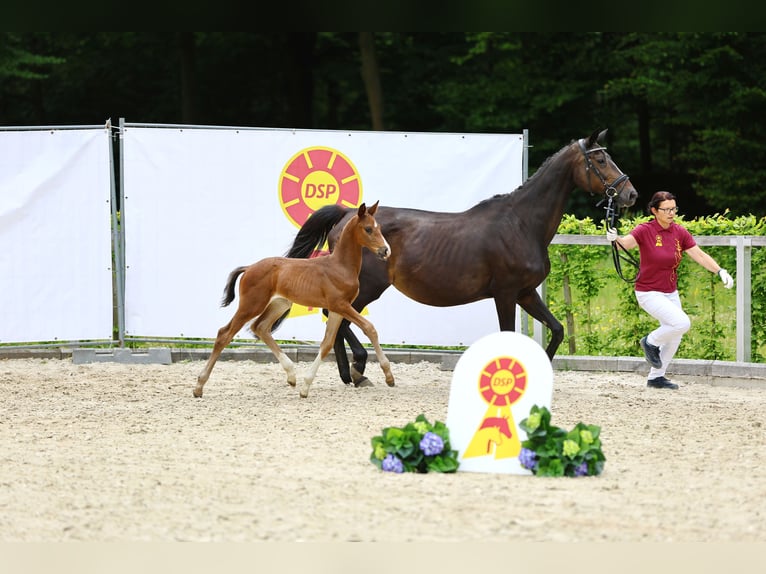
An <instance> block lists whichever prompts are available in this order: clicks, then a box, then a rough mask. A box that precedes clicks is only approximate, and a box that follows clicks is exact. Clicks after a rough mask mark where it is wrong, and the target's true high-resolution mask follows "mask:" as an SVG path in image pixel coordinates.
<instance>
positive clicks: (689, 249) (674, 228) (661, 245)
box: [606, 191, 734, 389]
mask: <svg viewBox="0 0 766 574" xmlns="http://www.w3.org/2000/svg"><path fill="white" fill-rule="evenodd" d="M649 212H650V213H651V214H652V215H654V219H653V220H651V221H647V222H646V223H641V224H639V225H637V226H636V227H635V228H634V229H633V231H631V232H630V233H629V234H628V235H624V236H622V237H619V236H618V235H617V230H616V229H614V228H608V229H607V230H606V238H607V239H608V240H609V241H616V242H618V243H619V244H620V245H621V246H622V247H624V248H625V249H633V248H634V247H638V249H639V253H640V264H639V271H638V276H637V277H636V287H635V289H636V300H637V301H638V305H639V306H640V307H641V308H642V309H643V310H644V311H646V312H647V313H649V315H651V316H652V317H654V318H655V319H657V320H658V321H659V322H660V326H659V327H657V328H656V329H655V330H654V331H652V332H651V333H649V334H648V335H647V336H645V337H643V338H642V339H641V341H639V343H640V345H641V348H642V349H643V351H644V356H645V357H646V360H647V362H648V363H649V364H650V365H651V366H652V368H651V369H650V371H649V380H648V381H647V386H649V387H653V388H656V389H677V388H678V385H677V384H675V383H671V382H670V381H669V380H668V379H666V378H665V371H666V369H667V368H668V365H669V364H670V361H671V360H672V359H673V356H674V355H675V354H676V351H677V350H678V346H679V345H680V344H681V337H682V336H683V334H684V333H686V332H687V331H688V330H689V327H690V326H691V322H690V321H689V316H688V315H687V314H686V313H685V312H684V311H683V309H682V308H681V299H680V297H679V296H678V275H677V274H676V272H677V270H678V266H679V264H680V263H681V258H682V257H683V254H684V253H687V254H688V255H689V257H691V258H692V259H693V260H694V261H696V262H697V263H699V264H700V265H702V267H704V268H705V269H707V270H708V271H711V272H712V273H717V274H718V276H719V277H720V278H721V281H722V282H723V285H724V287H726V288H727V289H731V288H732V286H733V285H734V279H732V277H731V275H729V273H728V272H727V271H726V269H722V268H721V266H720V265H718V263H716V262H715V260H714V259H713V258H712V257H711V256H710V255H708V254H707V253H705V252H704V251H702V249H700V247H699V245H697V242H696V241H694V238H693V237H692V235H691V234H690V233H689V232H688V231H687V230H686V228H684V227H682V226H681V225H679V224H677V223H675V221H674V218H675V216H676V213H678V207H677V206H676V198H675V196H674V195H673V194H672V193H670V192H668V191H658V192H657V193H655V194H654V195H653V196H652V199H651V201H650V202H649Z"/></svg>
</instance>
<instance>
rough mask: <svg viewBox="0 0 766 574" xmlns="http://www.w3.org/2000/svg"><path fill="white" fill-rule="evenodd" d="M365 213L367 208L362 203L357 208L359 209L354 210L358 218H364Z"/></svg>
mask: <svg viewBox="0 0 766 574" xmlns="http://www.w3.org/2000/svg"><path fill="white" fill-rule="evenodd" d="M366 212H367V206H366V205H365V204H364V203H363V204H362V205H360V206H359V209H357V210H356V214H357V215H358V216H359V217H364V214H365V213H366Z"/></svg>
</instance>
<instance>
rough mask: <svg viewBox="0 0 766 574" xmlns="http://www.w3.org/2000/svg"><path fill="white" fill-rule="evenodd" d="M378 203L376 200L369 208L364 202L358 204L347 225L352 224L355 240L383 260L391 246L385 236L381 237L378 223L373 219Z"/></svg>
mask: <svg viewBox="0 0 766 574" xmlns="http://www.w3.org/2000/svg"><path fill="white" fill-rule="evenodd" d="M378 203H379V201H376V202H375V204H374V205H373V206H372V207H370V208H369V209H367V206H366V205H365V204H364V203H363V204H362V205H360V206H359V209H358V210H357V212H356V216H355V217H353V218H351V221H349V225H352V226H353V230H352V231H353V234H354V238H355V239H356V242H357V243H359V245H361V246H362V247H366V248H367V249H369V250H370V251H372V252H373V253H374V254H375V255H377V256H378V258H380V259H382V260H383V261H385V260H387V259H388V257H389V256H390V255H391V246H390V245H389V244H388V241H386V238H385V237H383V233H382V232H381V230H380V225H379V224H378V222H377V221H375V212H376V211H377V210H378Z"/></svg>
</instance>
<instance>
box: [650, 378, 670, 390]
mask: <svg viewBox="0 0 766 574" xmlns="http://www.w3.org/2000/svg"><path fill="white" fill-rule="evenodd" d="M646 386H647V387H652V388H653V389H672V390H674V391H675V390H676V389H677V388H678V385H677V384H675V383H671V382H670V381H669V380H668V379H666V378H665V377H655V378H653V379H649V380H648V381H647V382H646Z"/></svg>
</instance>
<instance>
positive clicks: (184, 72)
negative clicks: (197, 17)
mask: <svg viewBox="0 0 766 574" xmlns="http://www.w3.org/2000/svg"><path fill="white" fill-rule="evenodd" d="M179 34H180V37H179V48H180V50H181V123H184V124H193V123H194V122H195V121H196V119H197V118H196V115H197V114H196V98H197V94H196V90H195V89H194V86H195V83H196V81H197V79H196V73H195V52H196V44H195V41H194V32H179Z"/></svg>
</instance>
